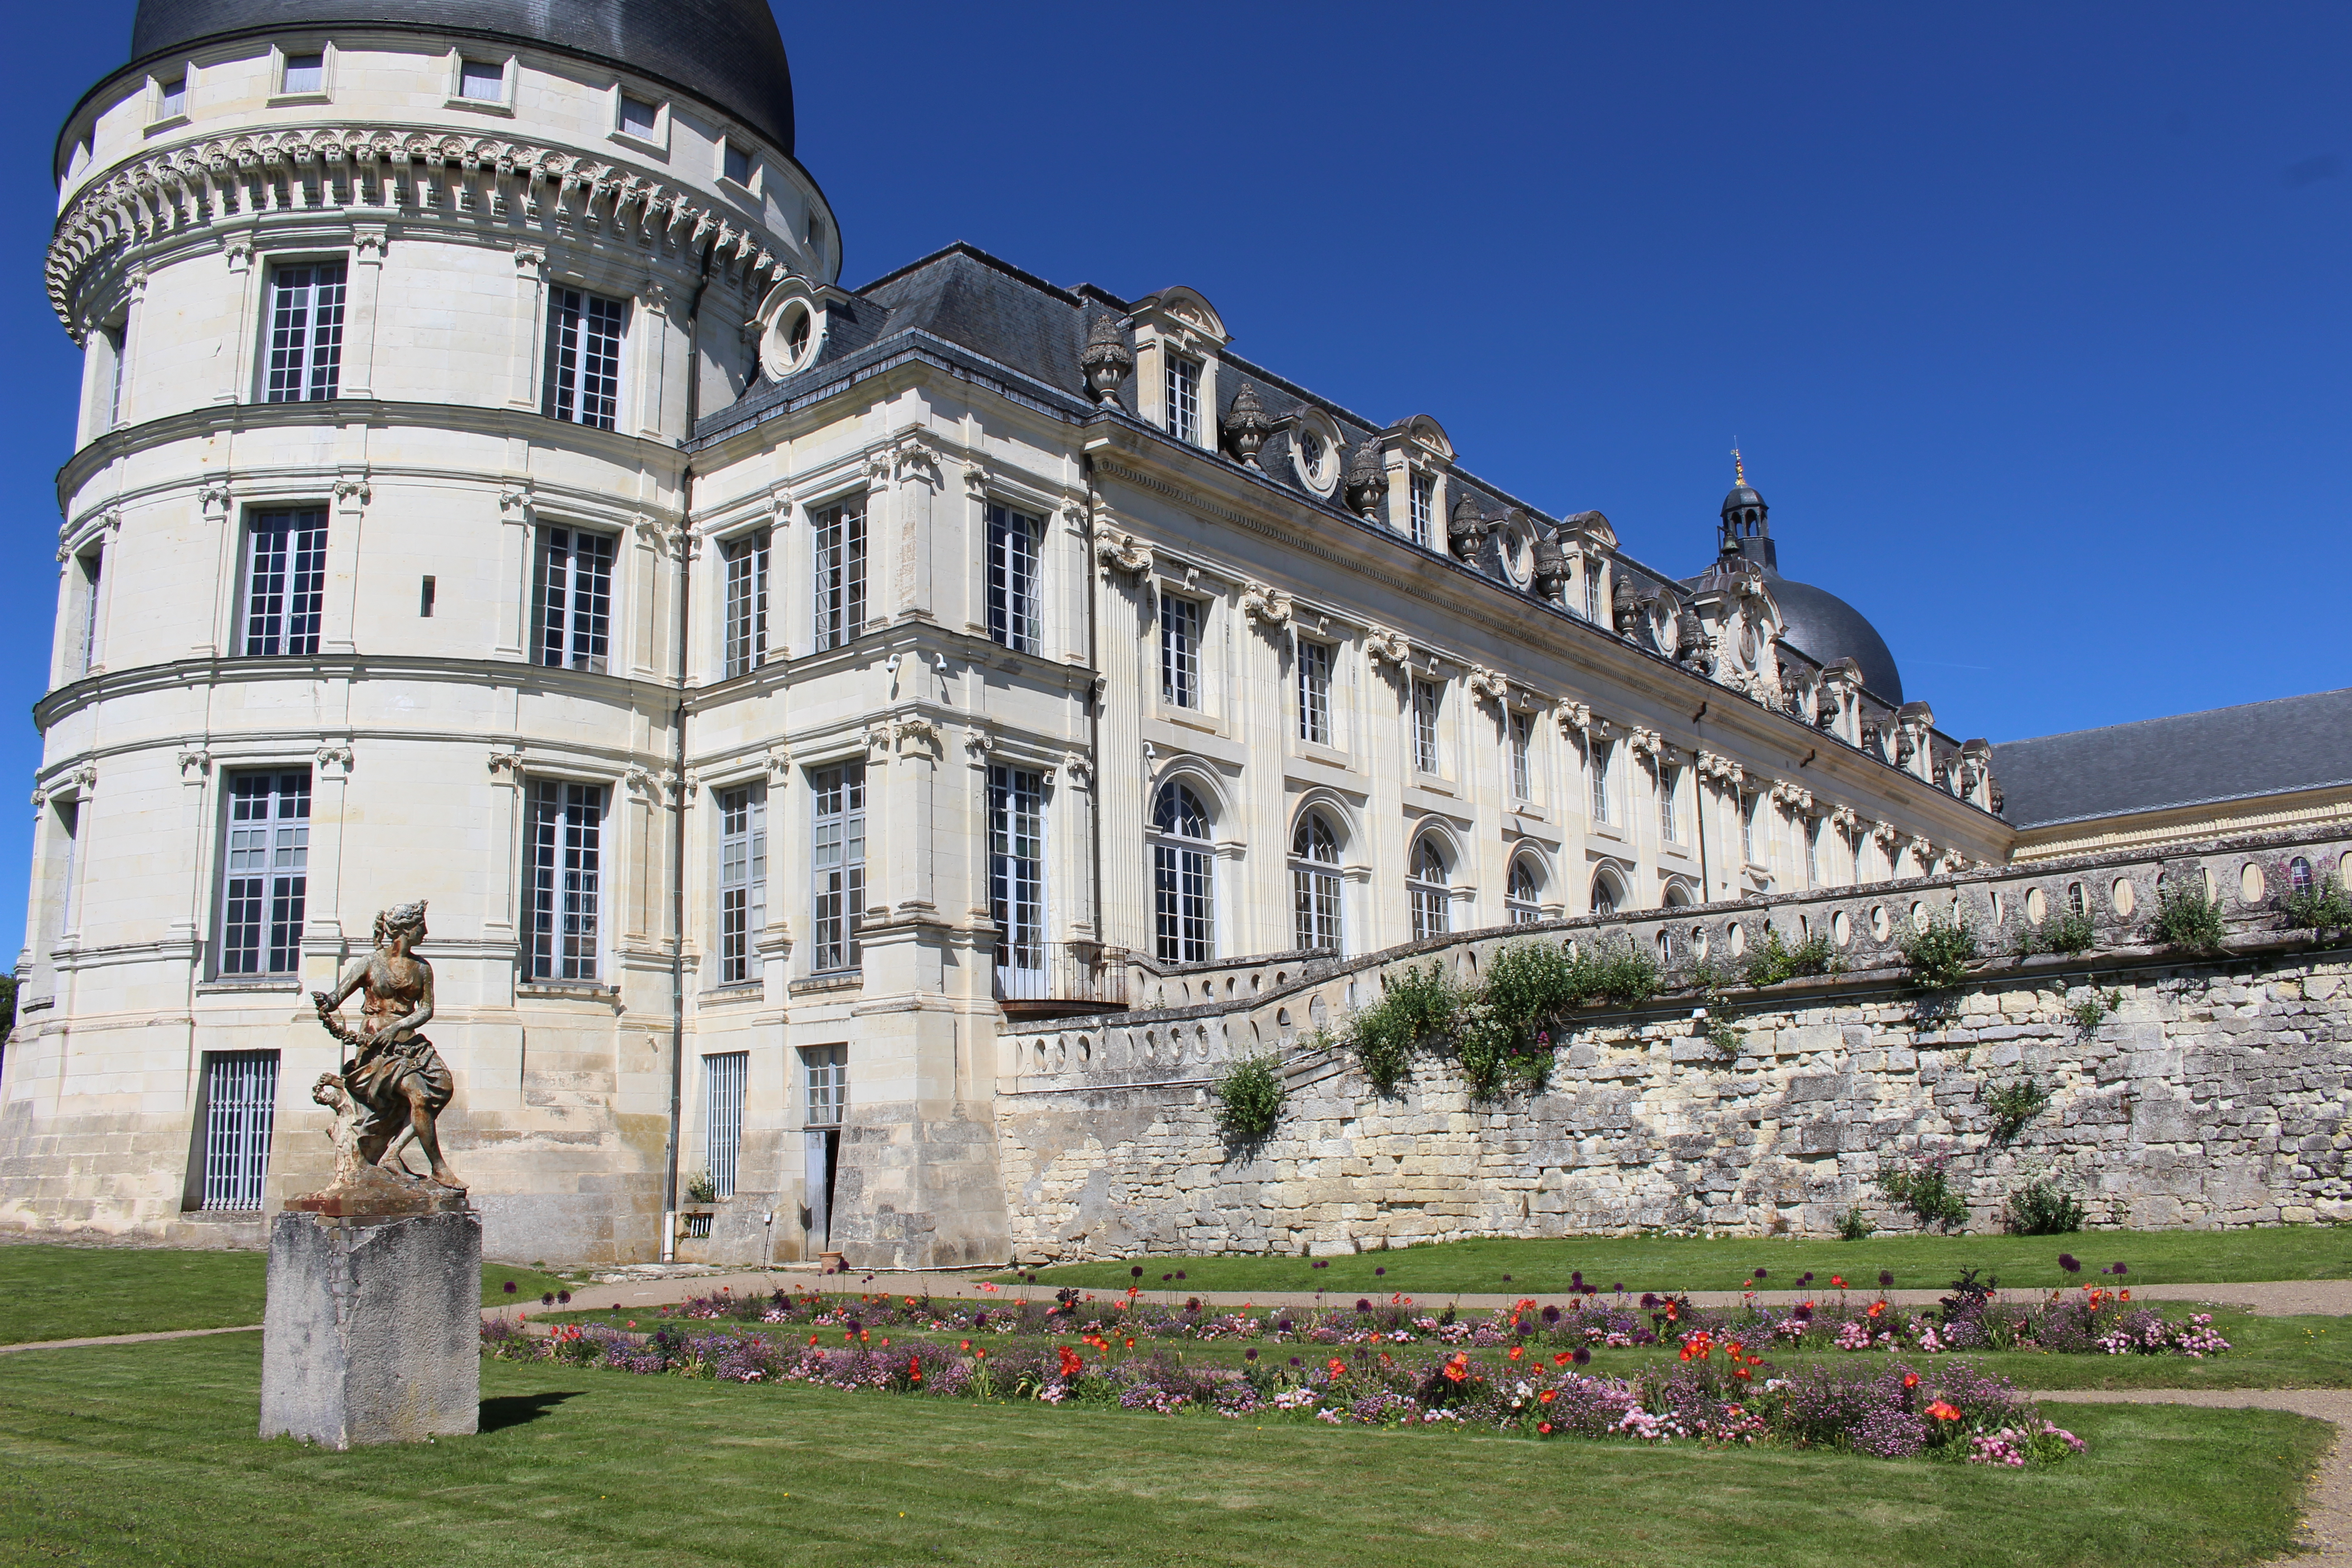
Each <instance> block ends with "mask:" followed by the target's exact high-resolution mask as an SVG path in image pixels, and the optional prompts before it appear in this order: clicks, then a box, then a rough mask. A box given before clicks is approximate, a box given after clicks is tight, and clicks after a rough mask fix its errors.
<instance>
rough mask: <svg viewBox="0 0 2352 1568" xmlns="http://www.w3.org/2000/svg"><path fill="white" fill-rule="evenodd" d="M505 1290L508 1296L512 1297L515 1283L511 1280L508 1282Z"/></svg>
mask: <svg viewBox="0 0 2352 1568" xmlns="http://www.w3.org/2000/svg"><path fill="white" fill-rule="evenodd" d="M505 1289H506V1293H507V1294H508V1295H509V1296H511V1295H513V1294H514V1293H515V1282H514V1281H513V1280H511V1279H509V1280H508V1281H507V1282H506V1285H505Z"/></svg>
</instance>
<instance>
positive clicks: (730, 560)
mask: <svg viewBox="0 0 2352 1568" xmlns="http://www.w3.org/2000/svg"><path fill="white" fill-rule="evenodd" d="M724 555H725V559H726V563H727V673H728V675H729V676H730V678H731V677H734V676H738V675H742V674H745V673H747V672H748V671H750V670H752V669H756V668H759V664H760V661H761V659H763V658H767V657H768V531H767V530H766V529H764V528H763V529H761V530H759V531H757V532H755V533H748V534H745V535H744V536H743V537H742V538H740V539H731V540H729V541H728V542H727V544H726V547H725V551H724Z"/></svg>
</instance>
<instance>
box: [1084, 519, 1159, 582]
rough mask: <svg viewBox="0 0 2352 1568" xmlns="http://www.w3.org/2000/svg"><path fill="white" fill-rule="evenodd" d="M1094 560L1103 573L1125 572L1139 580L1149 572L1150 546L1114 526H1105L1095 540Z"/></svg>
mask: <svg viewBox="0 0 2352 1568" xmlns="http://www.w3.org/2000/svg"><path fill="white" fill-rule="evenodd" d="M1095 560H1096V561H1097V563H1100V565H1101V567H1102V570H1103V575H1104V576H1106V577H1108V576H1109V575H1110V574H1112V573H1114V572H1125V573H1127V574H1129V575H1131V576H1133V577H1136V578H1138V579H1141V578H1144V577H1148V576H1150V574H1151V546H1150V545H1149V544H1146V543H1144V542H1143V541H1141V540H1139V539H1138V538H1136V537H1135V536H1134V535H1133V534H1131V533H1125V532H1122V531H1119V530H1118V529H1116V528H1105V529H1104V530H1103V531H1102V537H1100V538H1099V539H1097V540H1096V541H1095Z"/></svg>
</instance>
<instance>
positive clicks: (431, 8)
mask: <svg viewBox="0 0 2352 1568" xmlns="http://www.w3.org/2000/svg"><path fill="white" fill-rule="evenodd" d="M312 26H351V27H367V28H371V29H374V28H384V27H394V28H397V27H416V28H419V29H421V30H424V31H427V32H434V33H443V34H447V33H471V34H476V35H479V36H481V37H493V38H503V39H511V40H513V41H516V42H519V43H526V44H539V45H542V46H544V47H549V48H554V49H561V50H562V51H563V52H564V53H566V54H573V55H580V56H583V57H585V58H589V59H593V60H596V61H599V62H601V63H603V64H606V65H612V66H616V67H618V68H622V69H624V70H627V71H631V72H634V73H635V74H637V75H640V76H645V77H650V78H653V79H657V80H661V81H665V82H667V83H668V84H670V85H671V86H673V87H677V88H680V89H684V90H686V91H688V92H690V93H692V94H694V95H695V96H696V97H697V98H700V99H702V100H705V101H707V102H709V103H710V104H712V105H714V106H716V107H717V108H719V109H721V110H725V111H726V112H728V113H729V114H731V115H733V116H735V117H736V118H737V119H739V120H740V121H742V122H743V123H744V124H745V125H746V126H748V127H749V128H750V129H751V130H752V131H755V132H759V133H760V134H761V136H764V137H766V138H767V139H768V140H769V141H770V142H773V143H775V145H776V146H777V147H778V148H780V149H782V151H783V152H784V153H787V154H789V153H791V152H792V150H793V76H792V68H791V67H790V66H789V65H788V64H786V62H785V59H784V39H783V35H782V34H781V33H779V32H778V31H777V30H776V17H775V13H773V12H772V11H771V10H769V9H768V6H767V5H766V3H765V0H139V14H138V17H137V19H136V20H134V21H133V22H132V23H131V58H132V60H134V61H138V60H144V59H145V58H148V57H149V56H150V55H158V54H163V53H165V52H167V51H170V50H175V49H183V48H185V47H188V46H189V45H191V44H194V43H195V42H197V41H198V40H200V39H205V38H216V37H226V36H230V35H234V34H238V33H253V32H263V31H267V30H269V29H271V28H276V27H312Z"/></svg>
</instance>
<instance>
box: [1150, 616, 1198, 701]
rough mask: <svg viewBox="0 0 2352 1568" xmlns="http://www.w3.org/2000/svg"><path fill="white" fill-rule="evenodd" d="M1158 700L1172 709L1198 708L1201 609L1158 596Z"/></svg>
mask: <svg viewBox="0 0 2352 1568" xmlns="http://www.w3.org/2000/svg"><path fill="white" fill-rule="evenodd" d="M1160 700H1161V701H1163V702H1166V703H1167V704H1168V705H1169V706H1170V707H1171V708H1198V707H1199V706H1200V705H1201V605H1200V604H1199V602H1198V601H1197V600H1192V599H1180V598H1178V597H1176V596H1175V595H1172V594H1162V595H1160Z"/></svg>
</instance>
